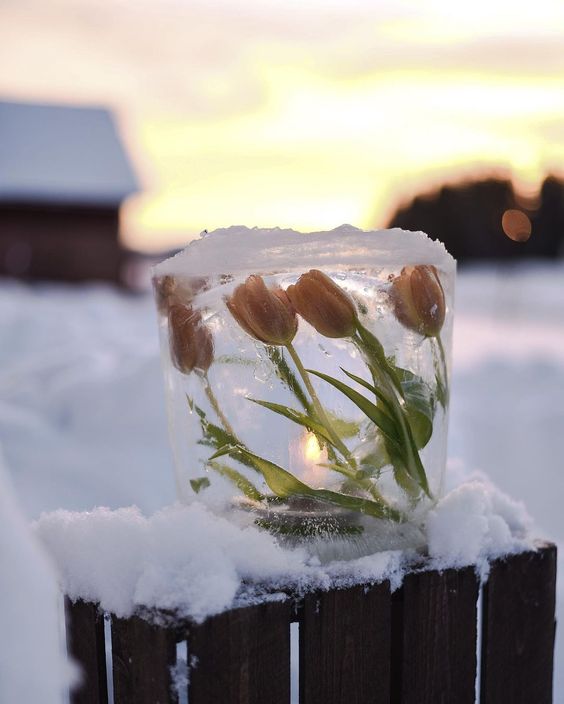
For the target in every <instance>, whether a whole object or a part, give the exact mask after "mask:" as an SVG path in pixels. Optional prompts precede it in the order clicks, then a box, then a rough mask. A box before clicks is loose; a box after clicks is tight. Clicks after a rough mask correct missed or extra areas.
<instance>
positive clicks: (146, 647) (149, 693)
mask: <svg viewBox="0 0 564 704" xmlns="http://www.w3.org/2000/svg"><path fill="white" fill-rule="evenodd" d="M112 661H113V681H114V703H115V704H172V703H174V702H176V701H177V697H176V696H175V692H174V691H173V683H172V671H171V668H173V667H174V665H175V662H176V641H175V634H174V631H173V630H171V629H167V628H162V627H160V626H155V625H153V624H151V623H149V622H148V621H146V620H144V619H142V618H139V617H137V616H132V617H131V618H128V619H120V618H115V617H113V618H112Z"/></svg>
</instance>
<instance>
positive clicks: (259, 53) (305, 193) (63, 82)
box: [0, 0, 564, 249]
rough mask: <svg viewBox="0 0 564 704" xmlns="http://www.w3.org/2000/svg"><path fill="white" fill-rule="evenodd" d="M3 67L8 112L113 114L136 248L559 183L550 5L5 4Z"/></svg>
mask: <svg viewBox="0 0 564 704" xmlns="http://www.w3.org/2000/svg"><path fill="white" fill-rule="evenodd" d="M0 67H1V68H0V96H2V97H6V98H17V99H36V100H49V101H64V102H70V103H81V104H82V103H96V104H100V103H102V104H106V105H109V106H110V107H112V108H114V109H115V111H116V114H117V116H118V119H119V123H120V126H121V130H122V133H123V135H124V137H125V139H126V141H127V144H128V146H129V150H130V153H131V155H132V158H133V160H134V163H135V165H136V168H137V171H138V173H139V176H140V179H141V181H142V184H143V186H144V192H143V193H142V194H141V195H139V196H136V197H134V198H133V199H132V200H131V201H130V202H129V203H128V204H127V205H126V208H125V211H124V222H123V229H124V235H125V239H126V241H127V242H128V243H129V244H131V245H133V246H136V247H140V248H146V249H159V248H162V247H164V246H171V245H174V244H179V243H182V242H184V241H186V240H188V239H190V238H191V237H193V236H194V234H196V233H198V232H199V231H201V230H202V229H204V228H207V229H213V228H215V227H219V226H225V225H229V224H247V225H260V226H274V225H280V226H294V227H297V228H302V229H313V228H330V227H334V226H337V225H339V224H342V223H344V222H349V223H352V224H354V225H359V226H362V227H367V226H373V225H382V224H385V221H386V218H387V216H388V215H389V214H390V213H391V212H392V211H393V210H394V209H395V207H396V205H397V204H398V202H399V201H400V200H402V199H403V198H406V197H409V195H411V194H413V193H416V192H417V191H419V190H420V189H422V188H423V189H425V188H429V187H430V186H432V185H433V184H435V183H440V182H442V181H443V180H445V179H448V180H458V179H459V178H460V177H461V176H463V175H465V174H469V173H474V172H476V171H478V172H480V173H482V172H488V173H490V172H492V171H493V170H495V172H496V173H507V174H511V175H512V176H513V177H514V178H515V179H516V180H517V182H518V183H519V184H520V185H521V186H522V187H523V188H525V189H528V190H533V189H534V188H535V187H536V186H537V185H538V182H539V180H540V179H541V178H542V176H543V174H544V173H545V172H546V171H548V170H551V171H554V172H557V173H564V2H563V1H562V0H536V2H530V1H528V2H526V3H525V2H522V3H521V2H518V1H517V0H512V2H508V1H507V2H506V1H505V0H474V1H473V2H472V3H457V2H453V0H428V1H426V2H425V1H420V2H413V1H411V2H402V1H396V2H391V1H386V0H372V1H370V0H339V1H336V0H333V1H331V0H323V1H322V0H103V1H101V0H0Z"/></svg>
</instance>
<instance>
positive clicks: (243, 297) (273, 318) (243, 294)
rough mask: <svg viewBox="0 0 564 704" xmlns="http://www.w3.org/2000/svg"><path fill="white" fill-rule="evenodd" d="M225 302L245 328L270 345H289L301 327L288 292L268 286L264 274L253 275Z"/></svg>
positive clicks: (250, 333)
mask: <svg viewBox="0 0 564 704" xmlns="http://www.w3.org/2000/svg"><path fill="white" fill-rule="evenodd" d="M225 302H226V304H227V308H228V309H229V312H230V313H231V315H232V316H233V317H234V318H235V320H236V321H237V322H238V323H239V325H240V326H241V327H242V328H243V330H245V332H248V333H249V335H252V337H254V338H256V339H257V340H259V341H260V342H264V343H266V344H267V345H289V344H290V343H291V342H292V340H293V339H294V337H295V335H296V332H297V331H298V316H297V315H296V311H295V310H294V309H293V307H292V304H291V303H290V301H289V299H288V296H287V295H286V292H285V291H284V290H283V289H281V288H278V287H277V288H270V289H269V288H267V286H266V284H265V283H264V281H263V279H262V277H261V276H257V275H255V274H253V275H252V276H249V277H248V279H247V280H246V281H245V283H244V284H241V285H239V286H237V288H236V289H235V291H234V292H233V294H232V295H231V296H230V297H228V298H226V300H225Z"/></svg>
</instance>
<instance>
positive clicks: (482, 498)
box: [427, 481, 534, 577]
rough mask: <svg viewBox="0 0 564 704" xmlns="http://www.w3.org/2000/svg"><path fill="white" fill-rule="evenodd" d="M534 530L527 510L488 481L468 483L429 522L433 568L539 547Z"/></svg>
mask: <svg viewBox="0 0 564 704" xmlns="http://www.w3.org/2000/svg"><path fill="white" fill-rule="evenodd" d="M533 536H534V532H533V530H532V526H531V519H530V517H529V514H528V513H527V511H526V509H525V506H524V505H523V504H521V503H518V502H516V501H513V500H511V499H510V498H509V497H508V496H506V495H505V494H503V493H501V492H500V491H498V490H497V489H496V488H495V487H494V486H493V484H491V483H489V482H487V481H467V482H464V483H463V484H461V485H460V486H459V487H457V488H456V489H453V490H452V491H451V492H449V493H448V494H447V495H446V496H445V497H444V498H443V499H442V500H441V501H440V502H439V504H438V505H437V507H436V508H435V509H433V510H432V511H431V513H430V515H429V516H428V518H427V537H428V542H429V556H430V557H431V559H432V561H433V566H436V567H437V568H439V569H441V568H443V569H446V568H448V567H465V566H467V565H476V566H477V568H478V570H480V571H482V572H483V576H484V577H485V576H487V563H488V560H491V559H493V558H495V557H496V556H499V555H508V554H510V553H515V552H521V551H523V550H527V549H534V537H533Z"/></svg>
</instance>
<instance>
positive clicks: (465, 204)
mask: <svg viewBox="0 0 564 704" xmlns="http://www.w3.org/2000/svg"><path fill="white" fill-rule="evenodd" d="M513 209H516V210H519V211H522V212H523V213H524V214H525V215H526V216H527V217H528V219H529V220H530V229H531V236H530V238H529V239H528V240H527V241H526V242H515V241H512V240H511V239H510V238H509V237H508V236H507V234H506V233H505V232H504V229H503V227H502V218H503V216H504V213H506V211H508V210H513ZM524 220H525V221H526V218H524ZM388 226H389V227H402V228H404V229H406V230H423V231H424V232H426V233H427V234H428V235H429V236H430V237H432V238H433V239H438V240H441V242H443V243H444V244H445V246H446V248H447V249H448V251H449V252H450V253H451V254H452V255H453V256H454V257H455V258H456V259H457V260H458V261H459V262H464V261H470V260H515V259H521V258H524V257H548V258H555V257H559V256H560V257H561V256H564V182H562V181H560V180H559V179H557V178H555V177H554V176H549V177H547V178H546V179H545V180H544V182H543V184H542V187H541V190H540V194H539V197H538V199H535V201H532V200H530V201H526V200H524V199H522V198H519V196H518V194H517V193H516V192H515V190H514V187H513V184H512V183H511V181H510V180H503V179H495V178H488V179H485V180H480V181H472V182H465V183H461V184H458V185H445V186H443V187H442V188H440V189H439V190H438V191H435V192H434V193H430V194H425V195H418V196H416V197H415V198H414V199H413V200H412V201H411V202H410V203H409V204H408V205H405V206H401V207H400V208H399V209H398V210H397V211H396V212H395V214H394V215H393V217H392V218H391V220H390V223H389V225H388Z"/></svg>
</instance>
